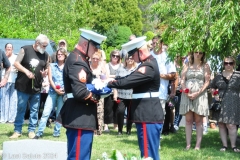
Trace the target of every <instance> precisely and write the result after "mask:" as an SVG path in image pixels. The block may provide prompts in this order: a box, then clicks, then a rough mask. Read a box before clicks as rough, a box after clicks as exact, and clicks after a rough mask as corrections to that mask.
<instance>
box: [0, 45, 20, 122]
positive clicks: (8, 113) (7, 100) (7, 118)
mask: <svg viewBox="0 0 240 160" xmlns="http://www.w3.org/2000/svg"><path fill="white" fill-rule="evenodd" d="M5 53H6V56H7V57H8V60H9V61H10V63H11V72H10V75H9V77H8V82H7V84H6V85H5V86H4V87H2V89H1V95H2V96H1V98H0V111H1V114H0V122H1V123H6V122H9V123H13V122H14V121H15V117H16V113H17V91H16V90H15V88H14V86H15V79H16V77H17V71H16V69H15V67H14V66H13V64H14V62H15V59H16V58H17V55H15V54H13V45H12V44H10V43H7V44H6V45H5ZM4 75H5V69H3V72H2V77H4Z"/></svg>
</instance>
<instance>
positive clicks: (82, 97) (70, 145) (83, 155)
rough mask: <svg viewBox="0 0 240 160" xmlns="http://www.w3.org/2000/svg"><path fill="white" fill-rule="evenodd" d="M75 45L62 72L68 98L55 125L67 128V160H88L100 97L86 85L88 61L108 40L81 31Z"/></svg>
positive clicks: (90, 77)
mask: <svg viewBox="0 0 240 160" xmlns="http://www.w3.org/2000/svg"><path fill="white" fill-rule="evenodd" d="M80 31H81V35H80V39H79V41H78V44H77V45H76V46H75V49H74V50H73V51H72V53H70V54H69V56H68V58H67V60H66V62H65V65H64V69H63V83H64V90H65V93H66V94H67V100H66V101H65V103H64V105H63V107H62V109H61V111H60V114H59V116H58V117H57V121H58V122H60V123H61V124H62V125H63V126H64V127H65V128H66V130H67V131H66V135H67V149H68V158H67V159H68V160H75V159H91V150H92V141H93V134H94V130H96V129H97V127H98V125H97V123H96V122H97V103H98V100H99V99H100V96H97V95H95V94H94V93H92V92H90V91H89V90H88V89H87V87H86V84H87V83H91V82H92V79H93V75H92V71H91V69H90V66H89V62H88V60H89V57H91V56H92V55H93V53H95V52H96V51H98V49H99V48H100V44H101V43H102V41H103V40H105V39H106V38H107V37H105V36H102V35H100V34H98V33H95V32H93V31H90V30H85V29H80Z"/></svg>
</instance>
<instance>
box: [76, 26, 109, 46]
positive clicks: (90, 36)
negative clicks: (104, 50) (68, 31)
mask: <svg viewBox="0 0 240 160" xmlns="http://www.w3.org/2000/svg"><path fill="white" fill-rule="evenodd" d="M79 30H80V31H81V36H82V37H83V38H85V39H87V40H89V41H94V42H95V43H98V44H101V43H102V41H104V40H105V39H107V37H106V36H103V35H101V34H98V33H96V32H93V31H91V30H86V29H82V28H80V29H79Z"/></svg>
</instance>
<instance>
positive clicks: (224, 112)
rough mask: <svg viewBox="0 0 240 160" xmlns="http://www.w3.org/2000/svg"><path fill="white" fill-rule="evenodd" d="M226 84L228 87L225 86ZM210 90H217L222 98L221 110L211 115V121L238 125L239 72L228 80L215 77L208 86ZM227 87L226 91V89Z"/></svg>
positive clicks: (239, 108)
mask: <svg viewBox="0 0 240 160" xmlns="http://www.w3.org/2000/svg"><path fill="white" fill-rule="evenodd" d="M227 83H228V86H227ZM210 87H211V88H214V89H218V92H219V96H220V97H222V95H223V93H224V91H225V90H226V92H225V94H224V96H223V98H222V103H221V110H220V111H214V112H213V113H212V119H213V120H216V121H218V122H222V123H226V124H235V125H239V124H240V114H239V113H240V96H239V92H240V72H234V73H233V74H232V77H231V78H230V80H227V79H226V78H225V77H223V75H222V74H219V75H217V76H215V78H214V79H213V81H212V82H211V84H210ZM226 87H227V89H226Z"/></svg>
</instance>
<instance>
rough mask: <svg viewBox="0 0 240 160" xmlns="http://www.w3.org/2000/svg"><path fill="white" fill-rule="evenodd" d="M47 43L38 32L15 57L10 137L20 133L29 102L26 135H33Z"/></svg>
mask: <svg viewBox="0 0 240 160" xmlns="http://www.w3.org/2000/svg"><path fill="white" fill-rule="evenodd" d="M48 44H49V39H48V37H47V36H46V35H43V34H40V35H39V36H38V37H37V38H36V40H35V43H34V44H33V45H27V46H23V47H22V48H21V50H20V52H19V54H18V56H17V58H16V61H15V63H14V66H15V67H16V69H17V70H18V75H17V78H16V82H15V89H16V90H17V96H18V105H17V115H16V119H15V122H14V133H13V135H12V136H11V137H9V138H11V139H14V138H18V137H20V136H21V134H22V125H23V122H24V114H25V111H26V108H27V103H28V102H29V104H30V106H29V107H30V117H29V125H28V137H29V138H31V139H32V138H34V137H35V133H34V132H35V129H36V125H37V121H38V107H39V100H40V91H41V85H42V81H43V77H45V76H46V74H47V67H48V63H49V56H48V54H47V52H45V49H46V47H47V45H48Z"/></svg>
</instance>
